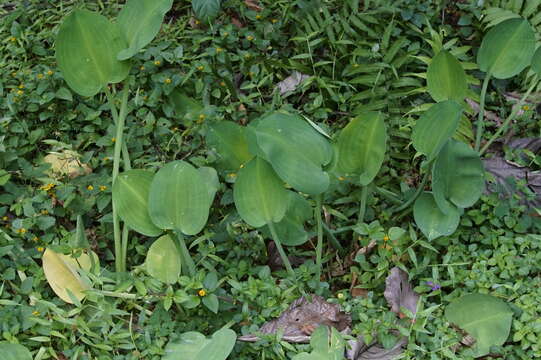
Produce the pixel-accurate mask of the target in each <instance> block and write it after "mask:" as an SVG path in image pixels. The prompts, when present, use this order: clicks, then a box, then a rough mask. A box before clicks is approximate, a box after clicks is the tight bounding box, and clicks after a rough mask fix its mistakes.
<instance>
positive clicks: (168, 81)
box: [163, 78, 173, 84]
mask: <svg viewBox="0 0 541 360" xmlns="http://www.w3.org/2000/svg"><path fill="white" fill-rule="evenodd" d="M163 82H164V83H166V84H171V83H172V82H173V80H171V79H169V78H167V79H165V80H164V81H163Z"/></svg>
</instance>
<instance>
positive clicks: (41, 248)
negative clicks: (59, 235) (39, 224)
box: [36, 246, 45, 252]
mask: <svg viewBox="0 0 541 360" xmlns="http://www.w3.org/2000/svg"><path fill="white" fill-rule="evenodd" d="M36 250H38V251H39V252H44V251H45V248H44V247H43V246H38V247H37V249H36Z"/></svg>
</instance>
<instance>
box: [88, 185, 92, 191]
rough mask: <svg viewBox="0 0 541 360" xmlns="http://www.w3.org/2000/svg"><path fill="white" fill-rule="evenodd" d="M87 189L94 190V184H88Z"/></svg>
mask: <svg viewBox="0 0 541 360" xmlns="http://www.w3.org/2000/svg"><path fill="white" fill-rule="evenodd" d="M86 189H87V190H88V191H92V190H94V186H92V185H88V186H87V187H86Z"/></svg>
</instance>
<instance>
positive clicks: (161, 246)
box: [145, 235, 181, 284]
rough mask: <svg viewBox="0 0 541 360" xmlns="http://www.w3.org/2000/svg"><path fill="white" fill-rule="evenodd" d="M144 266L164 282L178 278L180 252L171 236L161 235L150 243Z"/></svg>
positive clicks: (168, 282) (167, 282) (169, 282)
mask: <svg viewBox="0 0 541 360" xmlns="http://www.w3.org/2000/svg"><path fill="white" fill-rule="evenodd" d="M145 266H146V269H147V271H148V273H149V274H150V275H151V276H153V277H155V278H156V279H158V280H160V281H162V282H164V283H166V284H174V283H175V282H176V281H177V280H178V277H179V276H180V270H181V261H180V254H179V251H178V249H177V246H176V245H175V242H174V240H173V239H172V238H171V236H169V235H163V236H161V237H160V238H159V239H158V240H156V241H155V242H154V243H153V244H152V245H150V248H149V249H148V252H147V258H146V260H145Z"/></svg>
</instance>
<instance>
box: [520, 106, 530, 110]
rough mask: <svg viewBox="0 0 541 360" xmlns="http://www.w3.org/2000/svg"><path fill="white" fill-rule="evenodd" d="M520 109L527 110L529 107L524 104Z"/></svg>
mask: <svg viewBox="0 0 541 360" xmlns="http://www.w3.org/2000/svg"><path fill="white" fill-rule="evenodd" d="M522 110H524V111H528V110H530V107H529V106H528V105H524V106H523V107H522Z"/></svg>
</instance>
